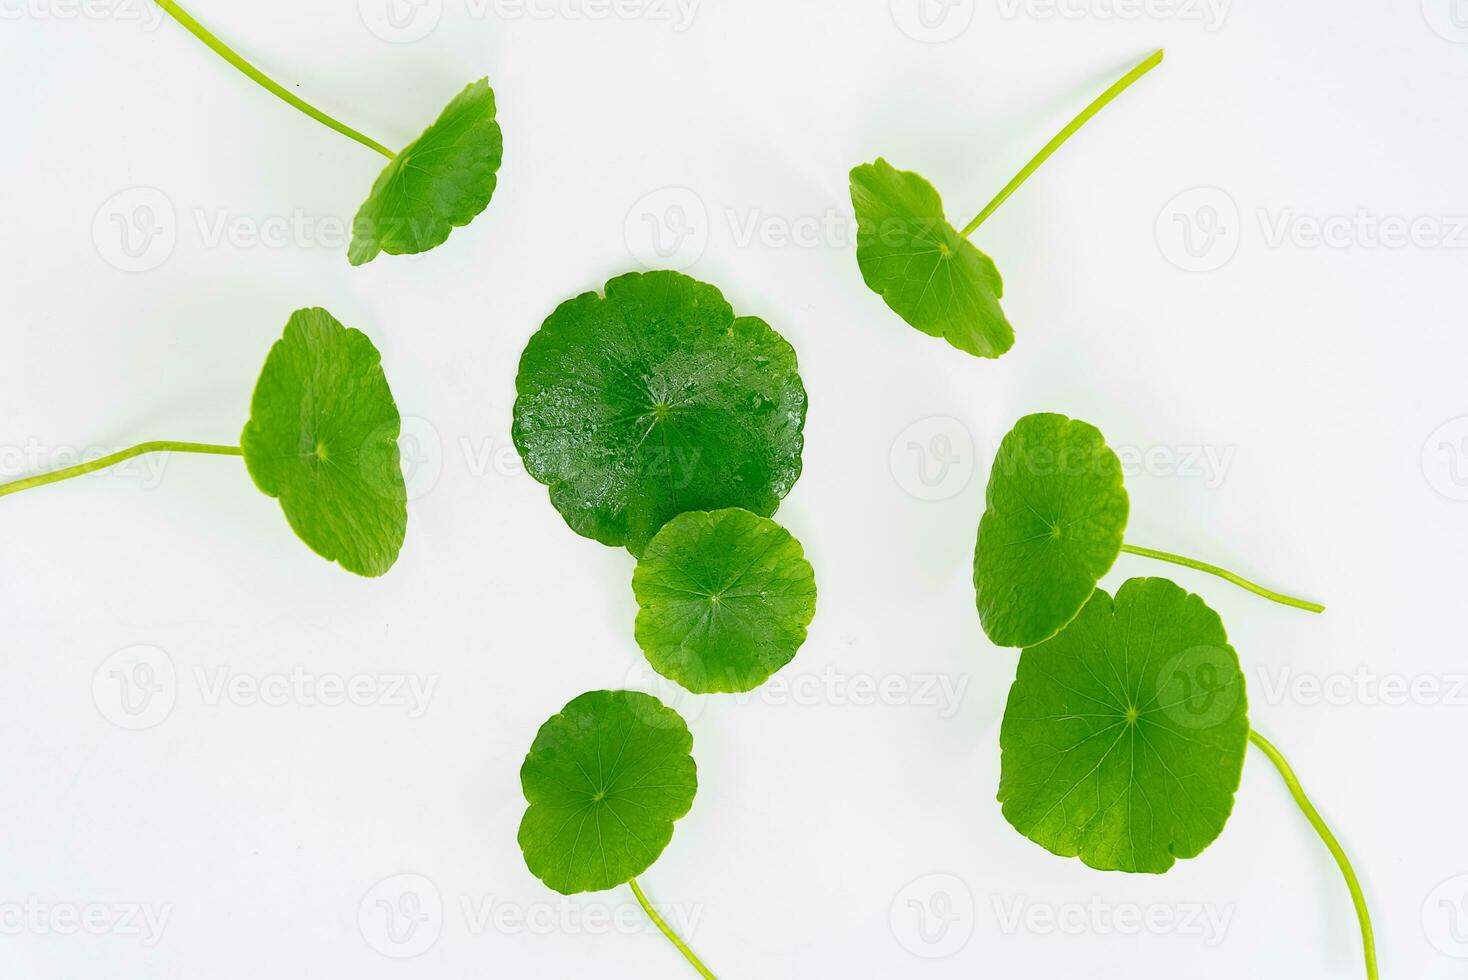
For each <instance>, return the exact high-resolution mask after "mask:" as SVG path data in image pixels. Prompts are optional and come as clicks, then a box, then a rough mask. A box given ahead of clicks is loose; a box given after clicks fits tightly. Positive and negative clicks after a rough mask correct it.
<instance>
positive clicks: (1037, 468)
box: [974, 414, 1129, 647]
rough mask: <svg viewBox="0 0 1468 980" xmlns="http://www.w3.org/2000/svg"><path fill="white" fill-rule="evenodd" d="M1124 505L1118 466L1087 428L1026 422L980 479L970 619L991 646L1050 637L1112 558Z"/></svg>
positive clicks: (1036, 418)
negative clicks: (975, 611) (973, 615)
mask: <svg viewBox="0 0 1468 980" xmlns="http://www.w3.org/2000/svg"><path fill="white" fill-rule="evenodd" d="M1128 506H1129V505H1128V500H1127V493H1126V488H1125V487H1124V486H1123V485H1122V472H1121V461H1120V460H1119V459H1117V457H1116V454H1115V453H1114V452H1112V451H1111V449H1110V448H1109V447H1108V446H1107V445H1106V440H1105V439H1104V438H1102V435H1101V433H1100V432H1099V431H1097V429H1096V428H1095V427H1094V426H1091V425H1087V424H1086V423H1085V422H1080V421H1077V420H1075V419H1069V418H1066V417H1065V416H1064V415H1051V414H1042V415H1026V416H1025V417H1024V418H1022V419H1020V420H1019V421H1018V422H1016V423H1015V425H1014V428H1013V429H1011V430H1010V432H1009V434H1008V435H1007V436H1005V437H1004V441H1003V442H1002V443H1001V444H1000V446H999V453H998V454H997V455H996V456H995V458H994V468H993V470H992V471H991V472H990V474H989V488H988V491H987V493H986V496H985V507H984V516H983V518H982V519H981V520H980V521H979V537H978V543H977V545H976V547H975V549H974V590H975V593H976V594H977V597H978V606H979V621H980V622H981V623H982V624H983V627H984V632H985V633H986V634H988V636H989V639H990V640H992V641H993V642H995V643H997V644H999V645H1000V646H1009V647H1027V646H1033V645H1035V644H1036V643H1039V642H1041V641H1043V640H1046V639H1048V638H1050V637H1051V636H1054V635H1055V634H1056V633H1057V632H1058V631H1059V630H1060V629H1061V628H1062V627H1064V626H1065V624H1066V623H1068V622H1070V621H1071V619H1072V618H1073V617H1074V616H1075V615H1076V613H1078V612H1080V610H1081V607H1082V606H1084V605H1085V604H1086V601H1087V600H1088V599H1089V598H1090V597H1091V590H1092V589H1094V588H1095V587H1096V583H1097V582H1099V581H1100V580H1101V576H1103V575H1105V574H1106V572H1107V571H1108V570H1109V569H1110V568H1111V566H1112V565H1113V564H1114V563H1115V562H1116V557H1117V555H1119V554H1120V553H1121V544H1122V535H1123V533H1124V532H1125V530H1126V522H1127V512H1128Z"/></svg>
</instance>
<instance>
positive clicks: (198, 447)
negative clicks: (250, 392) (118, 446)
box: [0, 442, 244, 497]
mask: <svg viewBox="0 0 1468 980" xmlns="http://www.w3.org/2000/svg"><path fill="white" fill-rule="evenodd" d="M144 453H207V454H208V455H211V456H243V455H244V451H243V450H242V449H240V447H239V446H216V445H212V444H210V443H205V442H140V443H138V444H137V445H136V446H133V447H132V448H130V449H123V450H120V451H118V452H115V453H112V454H111V455H108V456H102V457H100V458H99V459H94V460H92V461H91V462H90V463H78V464H77V465H76V466H68V467H66V469H64V470H56V471H55V472H54V473H42V474H41V475H40V476H28V477H26V478H25V479H23V480H13V481H12V482H10V483H4V484H0V497H3V496H5V495H6V494H11V493H19V492H20V491H22V490H29V489H30V488H31V487H44V486H45V485H46V484H48V483H60V482H61V481H62V480H70V479H71V478H72V477H74V476H85V475H86V474H88V473H94V472H96V471H97V470H104V469H106V468H107V467H109V466H115V465H117V464H118V463H121V462H122V461H123V460H127V459H132V458H133V457H134V456H142V455H143V454H144Z"/></svg>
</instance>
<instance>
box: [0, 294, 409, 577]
mask: <svg viewBox="0 0 1468 980" xmlns="http://www.w3.org/2000/svg"><path fill="white" fill-rule="evenodd" d="M400 422H401V420H400V418H399V416H398V409H397V405H396V404H394V402H393V397H392V392H391V391H390V390H389V389H388V386H387V378H386V377H385V376H384V375H383V373H382V358H381V356H380V355H379V354H378V353H377V348H375V347H373V346H372V341H370V340H368V339H367V338H366V336H364V335H363V334H362V333H361V332H360V331H357V330H348V329H347V328H346V327H343V326H342V325H341V324H340V323H338V322H337V320H336V318H335V317H333V316H332V315H331V314H330V313H328V312H326V311H325V310H322V309H306V310H297V311H296V312H295V313H293V314H291V318H290V321H289V322H288V323H287V324H286V328H285V333H284V334H283V335H282V336H281V338H280V340H278V341H276V343H275V346H274V347H272V348H271V349H270V354H269V356H268V357H267V358H266V359H265V367H264V369H263V370H262V371H261V372H260V380H259V381H258V382H257V383H256V385H255V394H254V397H253V399H252V400H251V403H250V421H249V422H248V423H247V424H246V425H245V429H244V433H243V435H242V436H241V440H240V441H241V445H239V446H230V445H216V444H212V443H202V442H177V441H167V440H155V441H151V442H143V443H139V444H138V445H136V446H131V447H129V448H127V449H123V450H119V451H118V452H115V453H111V454H109V455H106V456H103V457H101V458H99V459H94V460H89V461H87V462H85V463H80V464H78V465H76V466H69V467H66V468H65V469H60V470H55V471H53V472H51V473H43V474H40V475H38V476H29V477H25V478H23V479H20V480H12V481H11V482H10V483H6V484H3V485H0V497H3V496H6V495H8V494H12V493H16V492H18V491H21V490H28V489H30V488H32V487H40V486H45V485H46V484H48V483H59V482H61V481H62V480H69V479H71V478H72V477H77V476H82V475H84V474H87V473H93V472H95V471H97V470H101V469H105V468H107V467H109V466H115V465H117V464H118V463H121V462H123V461H124V460H128V459H132V458H133V457H135V456H142V455H144V454H146V453H168V452H177V453H203V454H206V455H211V456H243V457H244V458H245V465H246V467H247V468H248V469H249V472H250V476H251V477H252V478H253V479H254V481H255V485H256V486H258V487H259V488H260V489H261V490H263V491H264V492H265V493H266V494H268V495H270V496H272V497H277V498H279V499H280V506H281V509H282V510H284V511H285V516H286V519H287V520H288V521H289V522H290V525H291V527H292V528H293V529H294V530H295V532H296V534H297V535H299V536H300V538H301V540H303V541H305V542H306V544H308V545H309V546H310V547H311V550H313V551H315V552H316V553H317V554H319V555H321V556H322V557H324V558H326V559H328V560H330V561H335V562H338V563H340V564H341V566H342V567H343V568H345V569H347V570H348V571H350V572H355V573H356V574H358V575H368V576H375V575H381V574H383V573H384V572H386V571H387V570H388V569H389V568H391V567H392V565H393V562H394V561H396V560H397V556H398V551H399V549H401V548H402V545H403V536H404V534H405V532H406V529H407V523H408V512H407V492H406V489H405V487H404V485H403V473H402V467H401V460H400V458H399V454H398V443H397V439H398V429H399V427H400Z"/></svg>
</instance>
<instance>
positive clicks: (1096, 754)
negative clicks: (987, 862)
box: [999, 578, 1249, 874]
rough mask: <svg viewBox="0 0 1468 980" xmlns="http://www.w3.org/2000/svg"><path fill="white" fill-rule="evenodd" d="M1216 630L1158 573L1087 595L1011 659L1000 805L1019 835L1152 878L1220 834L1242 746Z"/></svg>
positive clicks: (1199, 606)
mask: <svg viewBox="0 0 1468 980" xmlns="http://www.w3.org/2000/svg"><path fill="white" fill-rule="evenodd" d="M1247 710H1248V699H1247V697H1246V695H1245V693H1244V677H1243V673H1242V672H1241V671H1240V669H1239V662H1238V657H1237V655H1236V654H1235V653H1234V650H1233V648H1232V647H1231V646H1229V644H1228V637H1227V635H1226V634H1225V632H1224V629H1223V623H1222V622H1221V621H1220V620H1219V618H1218V615H1217V614H1216V613H1214V612H1213V610H1211V609H1209V608H1208V606H1206V605H1205V604H1204V603H1203V600H1202V599H1199V598H1198V597H1197V596H1195V595H1189V594H1188V593H1186V592H1184V591H1183V590H1182V589H1180V588H1178V587H1177V586H1176V585H1174V584H1173V583H1171V582H1169V581H1167V580H1166V579H1156V578H1152V579H1131V580H1129V581H1128V582H1126V583H1125V584H1124V585H1123V586H1122V587H1121V589H1120V591H1118V592H1117V595H1116V599H1115V601H1114V602H1113V601H1112V598H1111V596H1109V595H1107V594H1106V593H1105V592H1103V591H1101V590H1099V589H1098V590H1096V591H1095V593H1094V594H1093V595H1092V597H1091V599H1090V601H1089V602H1087V603H1086V606H1085V608H1084V609H1083V610H1082V611H1081V613H1080V615H1079V616H1077V617H1076V618H1075V620H1074V621H1073V622H1071V624H1070V625H1069V626H1067V627H1066V628H1065V629H1064V630H1062V631H1061V632H1060V633H1059V634H1058V635H1056V636H1055V637H1054V638H1053V639H1050V640H1047V641H1045V642H1044V643H1042V644H1040V645H1038V646H1035V647H1031V648H1029V649H1027V650H1025V651H1024V653H1023V654H1021V656H1020V662H1019V671H1018V675H1017V677H1016V678H1015V682H1014V686H1013V687H1012V688H1011V689H1010V692H1009V702H1008V704H1007V705H1006V706H1005V709H1004V721H1003V724H1002V726H1001V729H1000V735H999V744H1000V748H1001V750H1002V774H1001V777H1000V783H999V800H1000V802H1001V803H1002V804H1003V805H1004V817H1005V819H1006V820H1008V821H1009V823H1010V824H1011V825H1012V826H1013V827H1014V828H1015V829H1016V830H1018V831H1019V832H1020V833H1022V834H1024V835H1025V836H1026V837H1028V838H1029V839H1030V840H1033V841H1034V842H1035V843H1037V844H1039V845H1040V846H1042V847H1044V848H1045V849H1046V850H1049V851H1051V852H1052V853H1055V854H1059V855H1061V856H1063V857H1079V858H1080V859H1081V860H1082V861H1084V862H1085V863H1086V864H1088V865H1090V866H1091V867H1093V868H1099V869H1101V870H1105V871H1132V872H1148V873H1153V874H1160V873H1161V872H1164V871H1166V870H1167V869H1169V868H1170V867H1172V865H1173V863H1174V862H1175V861H1176V860H1178V859H1179V858H1190V857H1196V856H1197V855H1198V854H1200V853H1202V851H1203V849H1204V848H1206V847H1207V846H1208V845H1209V844H1210V843H1212V842H1213V841H1214V839H1216V838H1217V837H1218V835H1219V834H1220V833H1222V831H1223V827H1224V824H1225V823H1226V822H1227V821H1228V817H1229V813H1230V812H1231V811H1232V809H1233V800H1234V793H1235V791H1237V789H1238V787H1239V780H1240V778H1241V775H1242V772H1243V765H1244V750H1245V748H1246V747H1247V746H1248V742H1249V722H1248V717H1247Z"/></svg>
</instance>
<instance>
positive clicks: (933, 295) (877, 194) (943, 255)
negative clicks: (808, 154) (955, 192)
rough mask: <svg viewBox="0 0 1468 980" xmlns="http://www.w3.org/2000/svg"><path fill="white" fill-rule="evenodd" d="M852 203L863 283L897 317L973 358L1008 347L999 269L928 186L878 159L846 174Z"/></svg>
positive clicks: (1010, 338) (1010, 336)
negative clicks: (954, 221) (958, 226)
mask: <svg viewBox="0 0 1468 980" xmlns="http://www.w3.org/2000/svg"><path fill="white" fill-rule="evenodd" d="M851 203H852V206H853V207H854V208H855V209H856V220H857V246H856V261H857V264H858V265H860V267H861V275H862V278H863V279H865V280H866V284H867V286H868V287H869V288H870V289H871V290H872V291H873V292H875V293H877V294H878V295H880V296H881V297H882V299H884V300H886V302H887V305H888V306H890V307H891V308H892V309H893V310H894V311H896V313H897V314H898V315H899V316H901V317H902V319H904V320H906V321H907V322H908V323H910V324H912V325H913V326H914V327H916V328H917V329H919V330H921V331H922V332H923V333H925V334H928V335H930V336H933V337H942V338H943V339H944V340H946V341H948V342H949V343H950V344H952V345H953V346H954V347H957V348H958V349H959V350H961V351H967V352H968V353H970V354H975V355H977V356H979V357H998V356H999V355H1000V354H1003V353H1004V352H1005V351H1007V350H1009V348H1010V347H1012V346H1013V345H1014V330H1013V328H1011V327H1010V325H1009V321H1008V320H1007V319H1005V317H1004V310H1003V309H1001V308H1000V306H999V300H1000V298H1001V297H1002V296H1003V295H1004V283H1003V281H1002V280H1001V279H1000V277H999V270H998V269H997V268H995V266H994V262H993V260H992V259H990V258H989V257H988V256H987V255H985V254H984V253H983V252H980V251H979V250H978V249H977V248H975V247H974V246H973V245H972V244H971V243H970V242H969V240H968V239H966V238H964V237H962V236H961V235H960V234H959V233H958V232H957V231H956V230H954V227H953V226H952V225H951V224H949V223H948V219H947V218H946V217H944V214H943V201H942V199H941V198H939V196H938V192H937V191H936V190H934V188H933V185H932V184H930V183H928V182H927V181H926V180H924V179H923V178H922V177H921V176H920V175H918V174H915V173H912V172H911V171H908V170H898V169H896V168H895V167H893V166H892V165H891V164H890V163H888V162H887V161H886V160H882V159H878V160H877V162H876V163H866V164H862V165H861V166H859V167H857V168H856V169H854V170H852V171H851Z"/></svg>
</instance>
